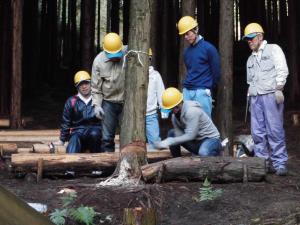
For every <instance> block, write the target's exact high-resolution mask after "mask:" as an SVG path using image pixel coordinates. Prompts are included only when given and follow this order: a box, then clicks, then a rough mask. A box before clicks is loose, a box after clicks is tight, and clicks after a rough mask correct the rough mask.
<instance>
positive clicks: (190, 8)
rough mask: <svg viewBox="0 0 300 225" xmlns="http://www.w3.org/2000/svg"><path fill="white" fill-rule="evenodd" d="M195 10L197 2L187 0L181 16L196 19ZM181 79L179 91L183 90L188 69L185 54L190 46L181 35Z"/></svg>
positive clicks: (182, 7)
mask: <svg viewBox="0 0 300 225" xmlns="http://www.w3.org/2000/svg"><path fill="white" fill-rule="evenodd" d="M195 8H196V2H195V0H185V1H182V2H181V15H182V16H191V17H195ZM179 43H180V44H179V63H178V65H179V77H178V86H179V89H181V88H182V81H183V79H184V78H185V75H186V68H185V65H184V61H183V52H184V49H185V48H186V47H187V46H188V42H186V41H185V40H184V35H180V42H179Z"/></svg>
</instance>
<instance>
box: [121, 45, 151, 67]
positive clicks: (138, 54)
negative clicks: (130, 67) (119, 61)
mask: <svg viewBox="0 0 300 225" xmlns="http://www.w3.org/2000/svg"><path fill="white" fill-rule="evenodd" d="M130 54H132V55H133V54H135V55H137V57H138V61H139V63H140V64H141V65H142V66H144V64H143V63H142V61H141V58H140V54H146V55H149V54H148V53H147V52H143V51H138V50H129V51H128V52H127V53H126V54H125V55H124V60H123V65H122V70H123V69H124V67H125V63H126V59H127V57H128V56H129V55H130Z"/></svg>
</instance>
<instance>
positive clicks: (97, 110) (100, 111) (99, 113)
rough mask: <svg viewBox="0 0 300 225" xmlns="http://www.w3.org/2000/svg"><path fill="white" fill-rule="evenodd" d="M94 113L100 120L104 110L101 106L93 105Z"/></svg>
mask: <svg viewBox="0 0 300 225" xmlns="http://www.w3.org/2000/svg"><path fill="white" fill-rule="evenodd" d="M94 113H95V116H96V117H97V118H98V119H99V120H102V119H103V117H104V111H103V109H102V107H101V106H95V108H94Z"/></svg>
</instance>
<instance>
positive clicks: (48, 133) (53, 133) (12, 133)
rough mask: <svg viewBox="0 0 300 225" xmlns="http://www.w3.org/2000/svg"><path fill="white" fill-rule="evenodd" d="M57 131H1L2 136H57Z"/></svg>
mask: <svg viewBox="0 0 300 225" xmlns="http://www.w3.org/2000/svg"><path fill="white" fill-rule="evenodd" d="M59 132H60V131H59V130H58V129H54V130H1V131H0V137H2V136H58V135H59Z"/></svg>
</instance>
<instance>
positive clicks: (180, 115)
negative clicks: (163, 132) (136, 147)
mask: <svg viewBox="0 0 300 225" xmlns="http://www.w3.org/2000/svg"><path fill="white" fill-rule="evenodd" d="M162 105H163V108H164V109H165V110H169V111H170V112H171V111H172V112H173V114H172V124H173V127H174V129H172V130H170V131H169V132H168V138H166V139H165V140H163V141H160V142H157V143H155V147H156V148H158V149H164V148H170V151H171V153H172V155H173V157H180V156H181V151H180V146H183V147H184V148H186V149H187V150H188V151H190V152H191V153H193V154H195V155H199V156H217V155H219V154H220V151H221V148H222V147H221V141H220V134H219V131H218V130H217V128H216V126H215V125H214V124H213V122H212V120H211V119H210V117H209V116H208V115H207V114H206V113H205V112H204V110H203V109H202V108H201V106H200V105H199V103H198V102H196V101H184V102H183V96H182V93H181V92H180V91H179V90H177V89H176V88H172V87H171V88H168V89H166V90H165V91H164V93H163V96H162Z"/></svg>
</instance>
